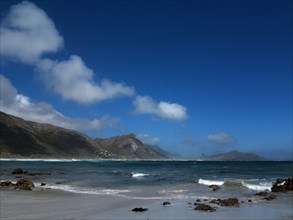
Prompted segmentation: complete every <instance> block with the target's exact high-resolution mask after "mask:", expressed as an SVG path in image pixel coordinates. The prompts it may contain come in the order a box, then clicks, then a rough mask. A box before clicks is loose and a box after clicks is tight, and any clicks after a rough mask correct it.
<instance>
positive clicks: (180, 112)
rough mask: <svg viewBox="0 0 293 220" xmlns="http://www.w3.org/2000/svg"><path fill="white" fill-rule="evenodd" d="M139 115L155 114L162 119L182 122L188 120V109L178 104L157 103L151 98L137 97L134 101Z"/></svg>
mask: <svg viewBox="0 0 293 220" xmlns="http://www.w3.org/2000/svg"><path fill="white" fill-rule="evenodd" d="M133 105H134V108H135V109H134V112H135V113H137V114H154V115H157V116H159V117H160V118H162V119H166V120H177V121H181V120H184V119H186V118H187V117H188V116H187V113H186V111H187V110H186V108H185V107H184V106H182V105H179V104H177V103H169V102H162V101H161V102H159V103H158V102H156V101H154V100H153V99H152V98H151V97H149V96H137V97H136V98H135V100H134V101H133Z"/></svg>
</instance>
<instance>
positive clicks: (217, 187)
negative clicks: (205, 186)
mask: <svg viewBox="0 0 293 220" xmlns="http://www.w3.org/2000/svg"><path fill="white" fill-rule="evenodd" d="M209 188H210V189H212V191H217V190H219V189H221V188H220V187H219V186H218V185H215V184H212V185H209Z"/></svg>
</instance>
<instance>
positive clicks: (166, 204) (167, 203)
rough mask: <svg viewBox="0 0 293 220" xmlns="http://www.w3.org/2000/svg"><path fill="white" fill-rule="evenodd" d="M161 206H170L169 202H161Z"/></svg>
mask: <svg viewBox="0 0 293 220" xmlns="http://www.w3.org/2000/svg"><path fill="white" fill-rule="evenodd" d="M163 206H171V203H170V202H163Z"/></svg>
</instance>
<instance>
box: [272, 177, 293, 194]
mask: <svg viewBox="0 0 293 220" xmlns="http://www.w3.org/2000/svg"><path fill="white" fill-rule="evenodd" d="M271 190H272V192H287V191H292V190H293V176H291V177H289V178H288V179H277V180H276V181H275V182H274V183H273V186H272V188H271Z"/></svg>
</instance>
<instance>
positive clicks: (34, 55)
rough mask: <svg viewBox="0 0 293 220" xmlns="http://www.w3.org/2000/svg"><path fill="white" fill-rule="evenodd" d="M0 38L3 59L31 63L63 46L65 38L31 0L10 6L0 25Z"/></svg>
mask: <svg viewBox="0 0 293 220" xmlns="http://www.w3.org/2000/svg"><path fill="white" fill-rule="evenodd" d="M0 37H1V38H0V39H1V47H0V52H1V55H2V56H7V57H10V58H12V59H13V60H16V61H21V62H23V63H29V64H33V63H36V62H37V61H38V60H39V59H40V58H41V57H42V55H43V54H45V53H49V52H56V51H57V50H58V49H59V48H61V47H62V46H63V38H62V36H60V34H59V32H58V30H57V29H56V28H55V25H54V23H53V21H52V20H51V19H50V18H49V17H48V16H47V14H46V13H45V12H44V11H43V10H42V9H40V8H38V7H37V6H36V5H34V4H33V3H30V2H28V1H24V2H21V3H19V4H17V5H14V6H12V7H11V10H10V12H9V14H8V15H7V17H6V18H4V19H3V21H2V23H1V26H0Z"/></svg>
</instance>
